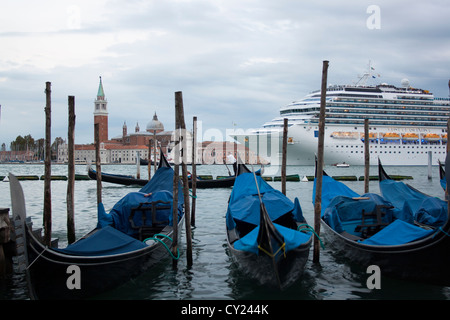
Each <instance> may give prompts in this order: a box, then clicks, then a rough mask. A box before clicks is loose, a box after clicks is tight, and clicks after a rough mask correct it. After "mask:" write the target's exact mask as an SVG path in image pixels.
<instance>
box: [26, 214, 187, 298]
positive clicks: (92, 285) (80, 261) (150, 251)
mask: <svg viewBox="0 0 450 320" xmlns="http://www.w3.org/2000/svg"><path fill="white" fill-rule="evenodd" d="M183 222H184V215H183V218H182V219H180V221H179V224H178V230H179V232H178V239H180V234H181V232H180V230H181V228H182V226H183ZM27 229H28V230H27V252H28V261H29V264H30V268H29V274H30V279H29V280H30V281H29V283H30V284H31V285H30V291H31V292H30V294H31V296H32V298H33V299H85V298H90V297H92V296H95V295H98V294H101V293H103V292H106V291H109V290H112V289H114V288H116V287H117V286H119V285H121V284H124V283H126V282H127V281H129V280H131V279H133V278H135V277H137V276H138V275H140V274H142V273H143V272H145V271H147V270H148V269H150V268H151V267H153V266H155V265H156V264H158V263H160V262H161V261H162V260H163V261H164V259H167V257H169V252H168V250H167V249H166V248H165V247H164V246H163V245H162V244H160V243H158V244H156V245H152V246H149V247H147V248H144V249H141V250H136V251H132V252H128V253H124V254H116V255H110V256H95V257H86V256H73V255H68V254H62V253H59V252H56V251H54V250H51V249H50V250H49V249H45V247H44V246H43V245H42V244H41V243H40V242H39V241H38V239H36V238H35V237H34V236H33V235H32V232H31V230H29V228H28V227H27ZM167 235H168V236H169V237H172V236H173V234H172V231H170V232H169V233H168V234H167ZM162 241H164V243H165V244H166V245H167V247H168V248H172V241H170V240H169V239H166V238H162ZM72 266H76V267H78V268H79V270H77V271H76V272H74V271H71V270H72V269H71V268H72ZM77 281H79V284H80V286H79V288H73V286H74V285H75V284H77V283H78V282H77Z"/></svg>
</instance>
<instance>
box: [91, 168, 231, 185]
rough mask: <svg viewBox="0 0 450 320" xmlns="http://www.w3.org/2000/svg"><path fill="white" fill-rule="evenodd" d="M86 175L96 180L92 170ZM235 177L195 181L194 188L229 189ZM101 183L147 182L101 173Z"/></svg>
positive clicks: (190, 183)
mask: <svg viewBox="0 0 450 320" xmlns="http://www.w3.org/2000/svg"><path fill="white" fill-rule="evenodd" d="M88 175H89V177H90V178H91V179H93V180H96V179H97V174H96V172H95V171H94V170H92V169H89V171H88ZM234 180H235V177H234V176H232V177H229V178H223V179H214V180H197V182H196V187H197V188H198V189H210V188H231V187H232V186H233V184H234ZM102 181H103V182H109V183H115V184H120V185H124V186H133V185H135V186H145V185H146V184H147V183H148V180H145V179H136V178H130V177H125V176H119V175H114V174H105V173H102ZM191 187H192V180H189V188H191Z"/></svg>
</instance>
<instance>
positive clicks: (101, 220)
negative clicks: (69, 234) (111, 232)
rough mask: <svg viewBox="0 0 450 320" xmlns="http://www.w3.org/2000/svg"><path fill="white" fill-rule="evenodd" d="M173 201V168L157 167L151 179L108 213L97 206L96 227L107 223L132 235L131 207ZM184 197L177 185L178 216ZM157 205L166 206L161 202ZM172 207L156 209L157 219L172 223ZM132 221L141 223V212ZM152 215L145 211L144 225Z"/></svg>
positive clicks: (150, 220) (181, 211)
mask: <svg viewBox="0 0 450 320" xmlns="http://www.w3.org/2000/svg"><path fill="white" fill-rule="evenodd" d="M158 200H160V201H164V202H170V206H171V205H172V203H173V169H172V168H169V167H162V168H159V169H158V170H157V171H156V173H155V175H154V176H153V177H152V179H151V180H150V181H149V182H148V183H147V184H146V185H145V186H144V187H142V189H141V190H139V191H138V192H130V193H129V194H127V195H126V196H124V197H123V198H122V199H121V200H119V202H117V203H116V204H115V205H114V207H113V208H112V209H111V211H110V212H109V214H107V213H106V212H105V209H104V207H103V205H101V206H99V208H98V227H103V226H107V225H114V227H115V228H116V229H118V230H120V231H122V232H124V233H126V234H128V235H133V234H135V233H136V230H133V229H132V228H131V226H130V223H129V221H128V219H129V217H130V214H131V209H132V208H136V207H138V206H139V205H140V204H141V203H143V204H144V206H145V204H147V206H148V205H149V204H150V203H151V202H156V201H158ZM183 204H184V197H183V191H182V188H181V184H179V185H178V218H180V217H181V216H182V214H183V210H182V208H183ZM157 206H167V204H164V203H161V204H158V205H157ZM172 217H173V214H172V208H170V209H165V210H158V212H157V219H156V220H158V221H169V223H168V224H169V225H172ZM133 221H134V222H135V224H136V225H137V226H139V225H142V213H141V211H138V212H136V214H135V216H134V219H133ZM151 222H152V217H151V215H150V213H149V212H147V219H146V225H151Z"/></svg>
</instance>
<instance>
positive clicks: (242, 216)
mask: <svg viewBox="0 0 450 320" xmlns="http://www.w3.org/2000/svg"><path fill="white" fill-rule="evenodd" d="M256 179H257V181H258V187H259V192H260V193H261V198H262V201H263V203H264V205H265V206H266V209H267V213H268V214H269V217H270V219H271V220H272V221H274V220H276V219H278V218H279V217H281V216H282V215H285V214H286V213H288V212H291V211H293V215H294V219H295V220H296V221H303V220H304V219H303V215H302V209H301V207H300V203H299V202H298V200H297V202H296V204H294V202H292V201H291V200H290V199H289V198H287V197H286V196H285V195H283V194H282V193H281V192H280V191H278V190H276V189H273V188H272V187H271V186H270V185H269V184H268V183H267V182H266V181H264V179H262V178H261V177H260V176H256ZM294 209H295V210H294ZM259 215H260V201H259V197H258V190H257V188H256V183H255V177H254V175H253V173H242V174H240V175H239V176H237V177H236V180H235V182H234V187H233V191H232V192H231V196H230V200H229V205H228V211H227V224H228V228H229V229H233V228H234V227H235V223H234V220H240V221H243V222H247V223H251V224H254V225H259Z"/></svg>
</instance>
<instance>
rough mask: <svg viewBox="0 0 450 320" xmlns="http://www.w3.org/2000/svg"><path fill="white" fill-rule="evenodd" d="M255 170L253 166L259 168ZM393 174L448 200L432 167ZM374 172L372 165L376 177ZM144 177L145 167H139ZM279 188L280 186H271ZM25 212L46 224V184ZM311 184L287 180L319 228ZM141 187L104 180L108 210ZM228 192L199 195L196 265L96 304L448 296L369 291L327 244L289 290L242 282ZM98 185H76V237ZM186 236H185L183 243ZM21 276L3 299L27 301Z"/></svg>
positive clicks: (359, 186)
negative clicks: (229, 241) (228, 221)
mask: <svg viewBox="0 0 450 320" xmlns="http://www.w3.org/2000/svg"><path fill="white" fill-rule="evenodd" d="M255 169H256V168H255ZM325 170H326V171H327V173H328V174H329V175H356V176H357V177H359V176H362V175H364V168H363V167H350V168H344V169H340V168H336V167H326V168H325ZM386 170H387V171H388V173H391V174H399V175H411V176H413V177H414V179H413V180H408V181H407V182H408V183H409V184H411V185H412V186H413V187H416V188H418V189H419V190H421V191H423V192H425V193H428V194H430V195H433V196H437V197H440V198H443V191H442V189H441V187H440V185H439V173H438V168H437V167H433V178H432V179H431V180H430V179H428V177H427V174H428V171H427V167H387V168H386ZM52 171H53V174H66V172H67V167H66V166H62V165H59V166H58V165H55V166H52ZM102 171H103V172H111V173H113V172H116V173H122V174H135V172H136V168H135V166H119V165H108V166H104V167H102ZM8 172H13V173H15V174H17V175H25V174H36V175H39V176H40V175H42V174H43V172H44V168H43V165H0V176H1V175H7V174H8ZM76 172H77V173H81V174H86V173H85V172H86V170H85V166H77V169H76ZM197 172H198V173H199V174H212V175H214V176H217V175H226V174H227V170H226V167H225V166H206V165H203V166H199V167H198V168H197ZM294 173H297V174H299V175H300V177H302V176H305V175H313V174H314V168H313V167H310V166H301V167H296V166H289V167H288V168H287V174H294ZM376 174H377V168H376V167H371V175H376ZM141 177H142V178H145V177H146V170H143V169H142V168H141ZM270 183H271V184H272V185H273V186H274V187H275V188H277V189H281V183H280V182H270ZM346 184H347V185H348V186H349V187H350V188H352V189H354V190H355V191H356V192H359V193H363V190H364V183H363V182H362V181H350V182H346ZM22 187H23V189H24V193H25V197H26V207H27V213H28V215H29V216H31V217H32V219H33V223H34V225H35V226H36V227H39V226H41V225H42V210H43V181H23V182H22ZM312 188H313V182H288V183H287V195H288V197H290V198H291V199H293V198H294V197H298V198H299V200H300V203H301V206H302V209H303V213H304V215H305V218H306V219H307V221H308V223H309V224H310V225H314V213H313V206H312ZM137 190H139V188H137V187H123V186H119V185H113V184H109V183H103V190H102V198H103V202H104V205H105V209H106V210H107V211H109V210H110V209H111V208H112V206H113V205H114V204H115V203H116V202H117V201H118V200H119V199H120V198H122V197H123V196H124V195H125V194H127V193H128V192H130V191H137ZM370 191H371V192H376V193H378V192H379V188H378V182H377V181H371V182H370ZM66 192H67V183H66V181H52V219H53V225H52V230H53V236H54V237H58V238H59V239H60V246H65V245H66V243H67V240H66V239H67V236H66V212H67V208H66V201H65V199H66ZM230 193H231V189H213V190H202V189H200V190H197V196H198V198H197V212H196V226H195V227H194V228H193V229H192V236H193V240H192V241H193V266H192V267H187V265H186V256H185V252H184V247H183V246H181V248H180V250H181V257H180V259H179V261H178V263H177V269H175V270H174V269H173V268H172V261H171V259H170V258H168V259H167V260H165V261H162V263H161V264H159V265H158V266H156V267H155V268H153V269H151V270H149V271H148V272H146V273H145V274H143V275H141V276H140V277H138V278H136V279H134V280H132V281H130V282H128V283H127V284H125V285H123V286H122V287H120V288H117V289H116V290H113V291H111V292H108V293H105V294H103V295H101V296H98V297H95V298H96V299H132V300H135V299H148V300H159V299H176V300H188V299H193V300H216V299H251V300H255V299H258V300H259V299H261V300H299V299H302V300H347V299H450V289H449V288H448V287H440V286H433V285H427V284H419V283H415V282H408V281H401V280H397V279H389V278H385V277H382V280H381V289H380V290H375V289H374V290H370V289H367V286H366V281H367V277H368V274H367V273H366V270H363V269H362V268H361V267H359V266H356V265H352V264H350V263H349V262H348V261H346V260H344V259H342V258H341V257H339V256H335V255H334V254H333V252H332V251H331V248H330V246H328V245H327V244H326V243H325V249H323V250H321V253H320V264H319V265H316V264H314V263H312V251H311V254H310V259H309V261H308V262H307V264H306V269H305V271H304V273H303V276H302V277H301V278H300V279H299V280H298V281H297V282H296V283H295V284H294V285H292V286H291V287H289V288H287V289H286V290H284V291H282V292H280V291H277V290H273V289H271V288H265V287H261V286H258V285H256V284H255V283H254V282H253V281H251V280H250V279H249V278H248V277H245V276H244V275H243V274H242V273H241V271H240V270H238V269H237V267H236V266H235V265H234V263H233V262H232V260H231V258H230V257H229V256H228V254H227V249H226V247H227V245H226V234H225V213H226V208H227V202H228V198H229V196H230ZM0 206H1V207H10V195H9V184H8V183H6V182H0ZM96 207H97V205H96V182H95V181H76V183H75V212H76V214H75V224H76V231H77V232H76V233H77V237H80V236H82V235H83V234H85V233H86V232H88V231H90V230H91V229H92V228H94V227H95V225H96V219H97V217H96V216H97V213H96ZM184 240H185V234H184V232H183V234H182V242H184ZM19 280H20V279H9V280H7V281H3V283H2V284H1V285H0V299H26V292H27V291H26V286H25V287H24V286H23V281H22V283H20V281H19Z"/></svg>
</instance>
